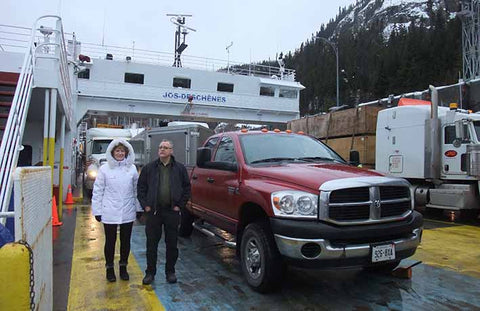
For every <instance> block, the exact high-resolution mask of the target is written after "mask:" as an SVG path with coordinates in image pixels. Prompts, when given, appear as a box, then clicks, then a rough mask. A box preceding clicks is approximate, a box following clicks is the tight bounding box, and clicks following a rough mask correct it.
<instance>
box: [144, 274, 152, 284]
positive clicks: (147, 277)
mask: <svg viewBox="0 0 480 311" xmlns="http://www.w3.org/2000/svg"><path fill="white" fill-rule="evenodd" d="M153 280H155V276H154V275H153V274H149V273H147V274H146V275H145V277H144V278H143V281H142V283H143V285H150V284H152V282H153Z"/></svg>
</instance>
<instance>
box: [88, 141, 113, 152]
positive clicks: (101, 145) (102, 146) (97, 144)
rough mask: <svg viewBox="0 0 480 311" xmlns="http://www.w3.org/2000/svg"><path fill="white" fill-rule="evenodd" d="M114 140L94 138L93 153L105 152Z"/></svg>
mask: <svg viewBox="0 0 480 311" xmlns="http://www.w3.org/2000/svg"><path fill="white" fill-rule="evenodd" d="M111 142H112V140H111V139H104V140H94V141H93V142H92V154H100V153H105V152H106V151H107V147H108V145H109V144H110V143H111Z"/></svg>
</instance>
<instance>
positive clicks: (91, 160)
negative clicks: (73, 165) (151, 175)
mask: <svg viewBox="0 0 480 311" xmlns="http://www.w3.org/2000/svg"><path fill="white" fill-rule="evenodd" d="M142 130H143V129H136V128H133V129H119V128H102V127H93V128H90V129H88V130H87V133H86V147H85V153H86V165H85V167H86V169H85V171H84V183H83V185H84V189H85V191H86V192H87V194H89V195H91V193H92V190H93V184H94V183H95V179H96V177H97V172H98V170H99V168H100V166H101V165H102V164H103V163H105V162H106V161H107V158H106V156H105V152H106V151H107V147H108V145H109V144H110V142H111V141H112V140H114V139H115V138H124V139H127V140H129V139H130V138H132V136H134V135H135V134H137V133H138V132H140V131H142ZM132 147H133V149H134V150H135V152H137V150H143V146H142V143H141V142H136V143H133V145H132ZM139 161H140V160H139V159H137V158H136V159H135V164H137V165H138V164H139Z"/></svg>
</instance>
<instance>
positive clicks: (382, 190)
mask: <svg viewBox="0 0 480 311" xmlns="http://www.w3.org/2000/svg"><path fill="white" fill-rule="evenodd" d="M327 205H328V216H327V219H325V220H327V221H328V220H330V221H333V222H337V223H342V224H350V223H368V222H372V221H382V220H388V219H391V218H392V217H393V218H398V217H403V216H405V215H406V213H408V212H409V211H410V209H411V199H410V189H409V188H408V187H406V186H372V187H358V188H346V189H338V190H334V191H332V192H331V193H330V195H329V197H328V202H327ZM320 218H322V217H320Z"/></svg>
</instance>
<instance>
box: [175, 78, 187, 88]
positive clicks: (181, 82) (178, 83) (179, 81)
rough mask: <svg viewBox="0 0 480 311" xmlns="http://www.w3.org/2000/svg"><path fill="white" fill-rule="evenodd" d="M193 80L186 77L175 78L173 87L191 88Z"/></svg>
mask: <svg viewBox="0 0 480 311" xmlns="http://www.w3.org/2000/svg"><path fill="white" fill-rule="evenodd" d="M191 83H192V80H190V79H186V78H173V87H181V88H184V89H189V88H190V85H191Z"/></svg>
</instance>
